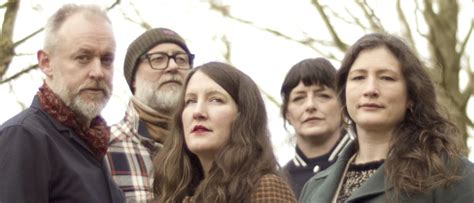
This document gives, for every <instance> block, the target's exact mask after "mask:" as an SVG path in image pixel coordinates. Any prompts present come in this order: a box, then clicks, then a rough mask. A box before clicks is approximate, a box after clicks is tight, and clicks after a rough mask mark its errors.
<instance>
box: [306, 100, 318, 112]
mask: <svg viewBox="0 0 474 203" xmlns="http://www.w3.org/2000/svg"><path fill="white" fill-rule="evenodd" d="M304 105H305V106H306V111H307V112H310V113H311V112H314V111H316V102H314V97H313V96H310V97H308V99H307V100H306V102H305V104H304Z"/></svg>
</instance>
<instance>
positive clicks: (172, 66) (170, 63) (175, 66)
mask: <svg viewBox="0 0 474 203" xmlns="http://www.w3.org/2000/svg"><path fill="white" fill-rule="evenodd" d="M178 70H179V66H178V64H176V61H175V60H174V59H173V58H171V57H170V59H169V61H168V67H166V69H165V71H166V72H177V71H178Z"/></svg>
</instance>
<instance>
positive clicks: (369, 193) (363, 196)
mask: <svg viewBox="0 0 474 203" xmlns="http://www.w3.org/2000/svg"><path fill="white" fill-rule="evenodd" d="M354 153H355V144H353V143H352V144H351V145H349V146H348V147H346V149H345V150H344V152H343V153H342V154H341V155H340V157H339V158H338V159H337V161H336V163H334V164H333V165H332V166H330V167H329V168H327V169H326V170H324V171H321V172H319V173H317V174H316V175H315V176H313V177H312V178H311V179H309V180H308V182H306V184H305V186H304V188H303V191H302V192H301V196H300V198H299V202H311V203H330V202H332V200H333V198H334V195H335V193H336V190H337V187H338V185H339V182H340V181H341V178H342V176H343V173H344V169H345V167H346V164H347V162H348V161H349V159H350V157H351V156H352V155H353V154H354ZM383 170H384V165H382V166H380V168H379V169H377V171H376V172H375V173H374V174H373V175H372V176H370V177H369V179H367V181H366V182H365V183H363V184H362V185H361V186H360V188H359V189H357V190H356V191H355V192H354V193H353V194H352V195H351V196H350V197H349V198H348V199H347V201H346V202H347V203H355V202H364V203H365V202H371V203H377V202H386V201H387V199H386V196H385V193H386V191H393V186H390V185H389V186H387V187H388V188H387V190H386V188H385V181H384V174H383ZM461 171H464V173H463V174H464V175H463V178H462V179H461V180H460V181H459V182H456V183H454V184H452V185H450V187H448V188H438V189H435V190H433V191H431V192H429V193H426V194H417V195H411V196H407V195H402V196H400V197H399V200H398V201H399V202H404V203H405V202H406V203H412V202H413V203H425V202H439V203H446V202H448V203H474V164H472V163H471V162H469V161H468V160H467V159H463V166H462V170H461Z"/></svg>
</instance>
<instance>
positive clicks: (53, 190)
mask: <svg viewBox="0 0 474 203" xmlns="http://www.w3.org/2000/svg"><path fill="white" fill-rule="evenodd" d="M0 174H1V178H0V202H2V203H4V202H35V203H36V202H100V203H103V202H124V200H123V195H122V192H121V191H120V189H119V188H118V187H117V186H116V185H115V183H114V182H113V180H112V178H111V176H110V174H109V172H108V170H107V168H106V165H105V163H104V160H103V159H102V161H99V160H97V159H96V158H95V156H94V154H93V153H92V151H91V150H90V149H89V148H88V146H87V145H86V143H85V142H84V141H83V140H82V139H80V138H79V136H78V135H77V134H76V133H75V132H74V131H73V130H72V129H70V128H68V127H66V126H64V125H62V124H61V123H60V122H58V121H57V120H55V119H54V118H52V117H51V116H50V115H48V114H47V113H46V112H44V111H42V110H41V109H40V104H39V100H38V97H37V96H36V97H35V98H34V100H33V103H32V105H31V106H30V108H28V109H26V110H24V111H23V112H21V113H20V114H18V115H16V116H14V117H13V118H11V119H10V120H8V121H6V122H5V123H4V124H3V125H2V126H1V127H0Z"/></svg>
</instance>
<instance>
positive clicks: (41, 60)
mask: <svg viewBox="0 0 474 203" xmlns="http://www.w3.org/2000/svg"><path fill="white" fill-rule="evenodd" d="M36 58H37V59H38V66H39V68H40V69H41V71H43V73H44V74H45V75H47V76H52V75H53V69H52V67H51V59H50V57H49V54H48V53H46V52H45V51H44V50H39V51H38V52H37V53H36Z"/></svg>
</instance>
